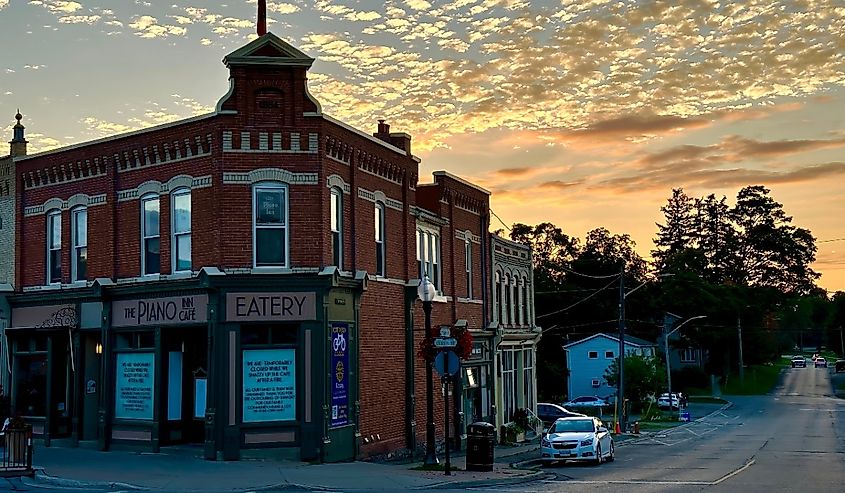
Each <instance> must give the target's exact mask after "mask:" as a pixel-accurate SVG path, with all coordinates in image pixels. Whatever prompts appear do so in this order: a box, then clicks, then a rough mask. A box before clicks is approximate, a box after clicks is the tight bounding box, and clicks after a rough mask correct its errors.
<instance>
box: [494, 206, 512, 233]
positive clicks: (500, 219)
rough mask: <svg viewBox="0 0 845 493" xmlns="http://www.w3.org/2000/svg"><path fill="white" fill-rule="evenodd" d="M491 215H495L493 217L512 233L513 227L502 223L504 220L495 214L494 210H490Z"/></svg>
mask: <svg viewBox="0 0 845 493" xmlns="http://www.w3.org/2000/svg"><path fill="white" fill-rule="evenodd" d="M490 214H493V217H495V218H496V219H498V220H499V222H500V223H502V226H504V227H505V229H506V230H508V231H510V230H511V227H510V226H508V225H507V224H505V222H504V221H502V218H501V217H499V216H498V215H497V214H496V213H495V212H493V209H490Z"/></svg>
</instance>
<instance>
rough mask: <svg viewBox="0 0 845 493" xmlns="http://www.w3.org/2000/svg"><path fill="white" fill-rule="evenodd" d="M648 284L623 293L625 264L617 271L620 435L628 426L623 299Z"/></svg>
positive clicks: (617, 397)
mask: <svg viewBox="0 0 845 493" xmlns="http://www.w3.org/2000/svg"><path fill="white" fill-rule="evenodd" d="M672 276H674V274H671V273H669V274H660V276H659V277H672ZM646 284H648V281H644V282H641V283H640V284H639V286H637V287H635V288H634V289H632V290H630V291H628V292H627V293H626V292H625V264H624V263H623V264H622V267H621V268H620V269H619V381H618V382H617V384H616V413H617V414H616V416H617V420H618V421H617V424H619V429H620V431H621V432H622V433H625V430H626V428H627V426H628V419H627V418H628V417H627V416H626V415H625V413H624V411H625V299H626V298H628V295H630V294H631V293H633V292H634V291H636V290H638V289H640V288H641V287H643V286H645V285H646Z"/></svg>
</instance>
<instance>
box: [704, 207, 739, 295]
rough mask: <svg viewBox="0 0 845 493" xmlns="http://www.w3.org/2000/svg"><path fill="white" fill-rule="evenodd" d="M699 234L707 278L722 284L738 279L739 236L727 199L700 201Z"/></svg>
mask: <svg viewBox="0 0 845 493" xmlns="http://www.w3.org/2000/svg"><path fill="white" fill-rule="evenodd" d="M695 209H696V232H695V236H696V239H697V243H698V248H699V250H700V251H701V254H702V256H703V257H704V260H705V267H704V276H705V277H706V278H707V279H709V280H710V281H711V282H715V283H721V282H725V281H728V280H731V279H733V278H734V275H735V273H734V271H735V265H736V251H737V233H736V230H735V229H734V227H733V225H732V224H731V215H730V207H729V206H728V203H727V198H725V196H722V198H721V199H716V196H715V195H713V194H712V193H711V194H710V195H708V196H707V197H704V198H701V199H696V201H695Z"/></svg>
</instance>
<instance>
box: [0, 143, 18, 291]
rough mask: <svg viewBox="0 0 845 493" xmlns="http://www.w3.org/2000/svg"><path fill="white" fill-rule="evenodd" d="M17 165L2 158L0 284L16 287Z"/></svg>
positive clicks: (0, 166) (0, 167)
mask: <svg viewBox="0 0 845 493" xmlns="http://www.w3.org/2000/svg"><path fill="white" fill-rule="evenodd" d="M14 258H15V165H14V163H13V161H12V158H11V156H9V157H6V158H0V284H11V285H13V286H14V285H15V263H14V261H13V260H14Z"/></svg>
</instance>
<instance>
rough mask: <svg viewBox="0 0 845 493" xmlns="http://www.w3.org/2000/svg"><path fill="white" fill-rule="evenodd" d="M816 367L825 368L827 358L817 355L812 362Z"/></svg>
mask: <svg viewBox="0 0 845 493" xmlns="http://www.w3.org/2000/svg"><path fill="white" fill-rule="evenodd" d="M813 365H815V367H816V368H827V360H826V359H824V358H823V357H821V356H819V357H818V358H816V361H814V362H813Z"/></svg>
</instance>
